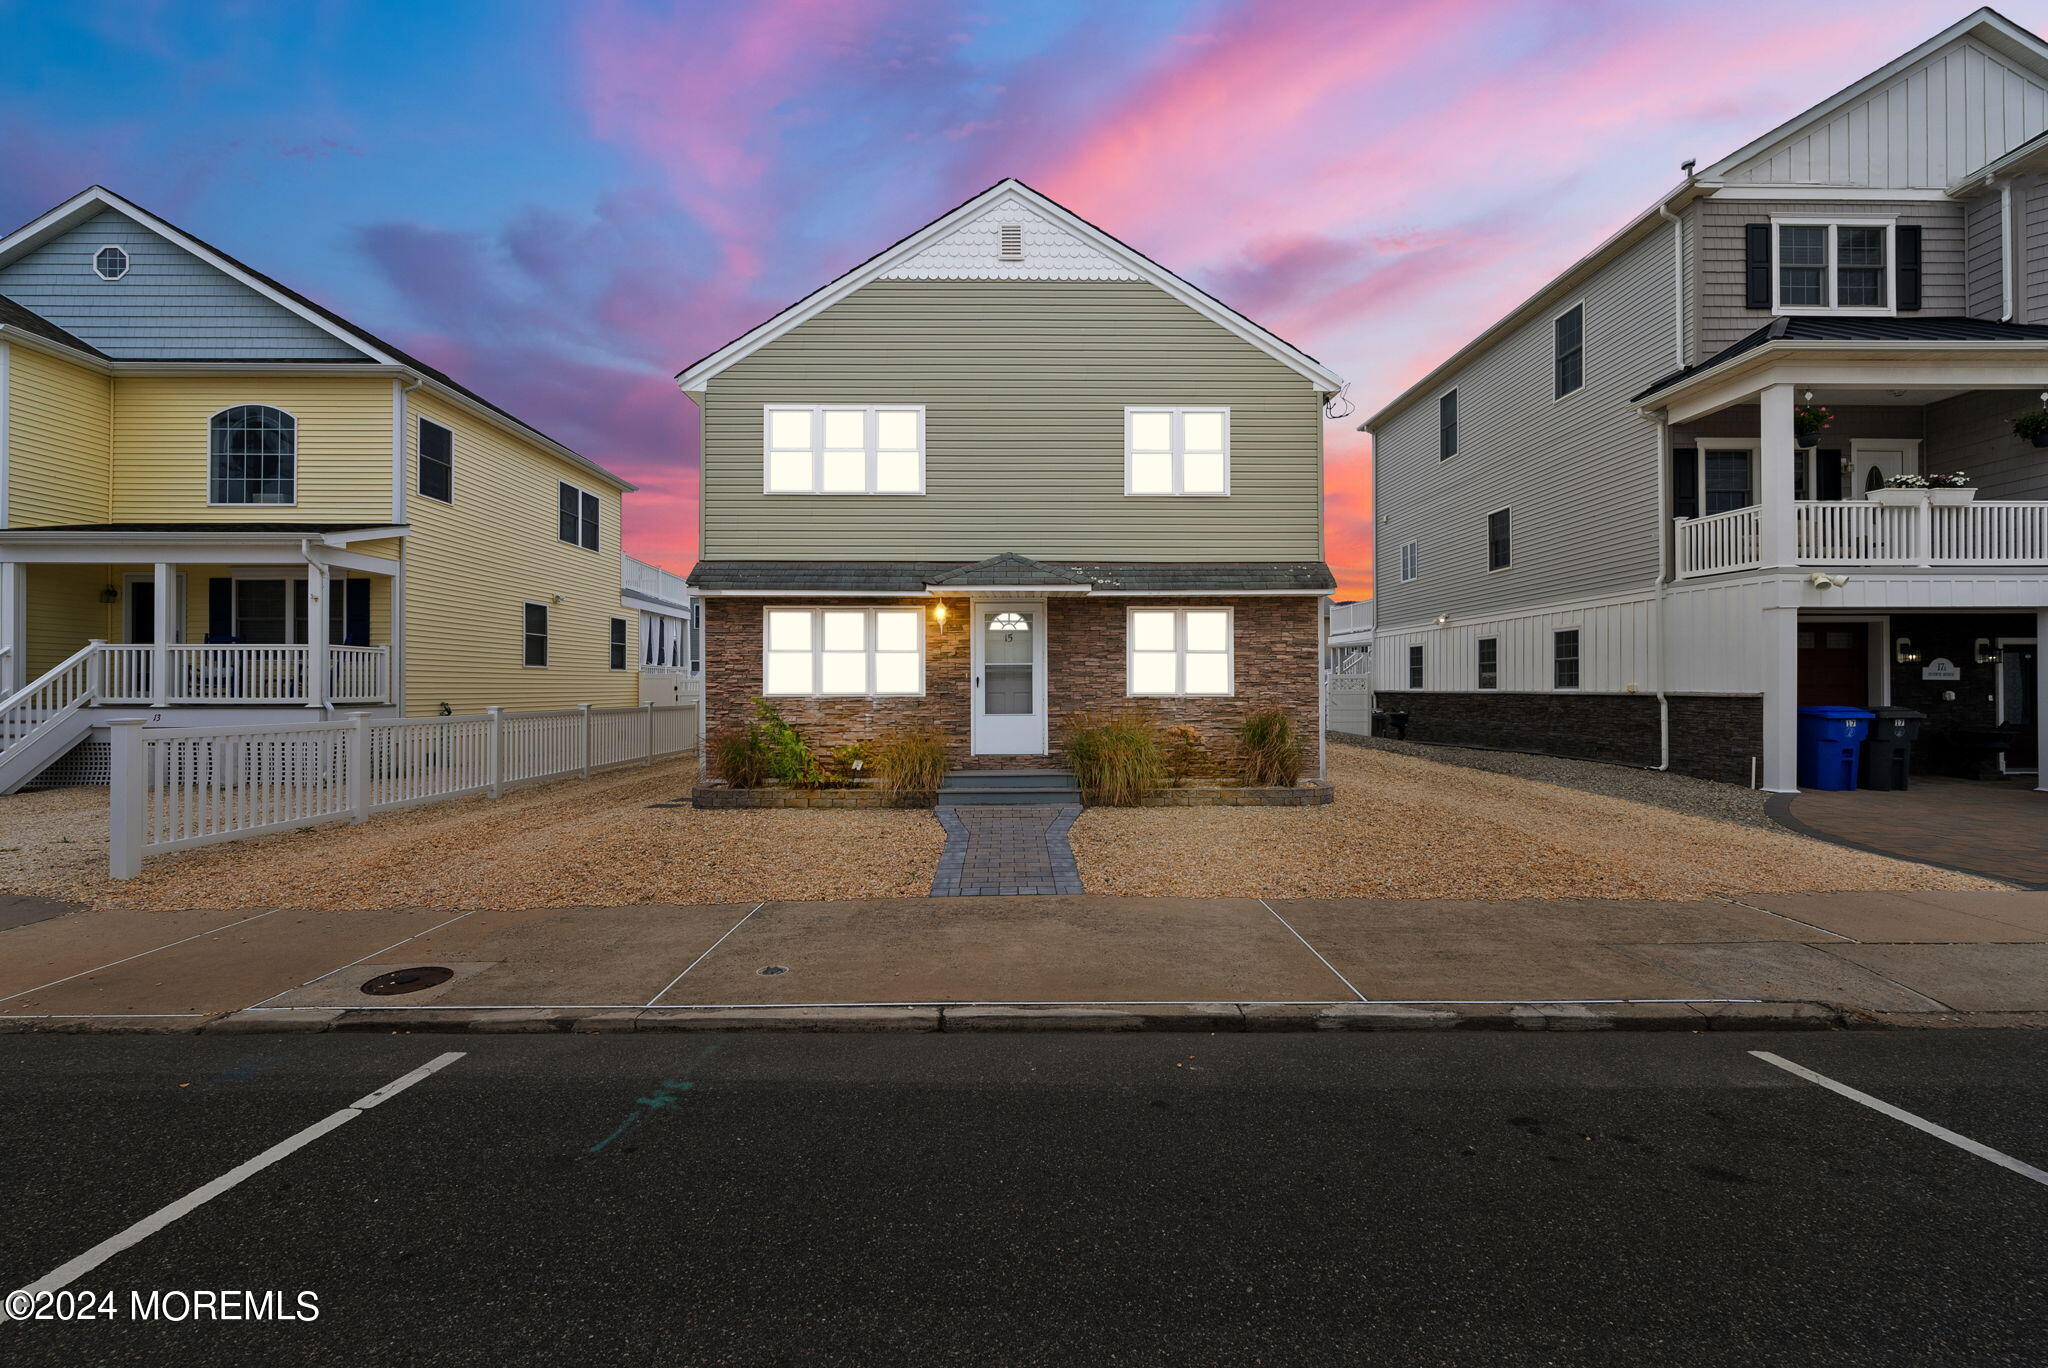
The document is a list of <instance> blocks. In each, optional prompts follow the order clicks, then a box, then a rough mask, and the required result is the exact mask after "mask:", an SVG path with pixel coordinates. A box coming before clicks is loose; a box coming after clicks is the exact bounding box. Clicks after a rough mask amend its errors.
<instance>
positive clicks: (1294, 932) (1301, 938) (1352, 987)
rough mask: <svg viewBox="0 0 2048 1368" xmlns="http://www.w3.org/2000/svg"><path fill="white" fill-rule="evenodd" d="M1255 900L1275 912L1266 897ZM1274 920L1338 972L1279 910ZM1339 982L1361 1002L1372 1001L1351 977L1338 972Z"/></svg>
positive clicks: (1328, 968)
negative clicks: (1361, 991) (1359, 989)
mask: <svg viewBox="0 0 2048 1368" xmlns="http://www.w3.org/2000/svg"><path fill="white" fill-rule="evenodd" d="M1254 901H1256V902H1257V903H1258V905H1259V906H1261V907H1263V908H1265V909H1266V910H1267V911H1268V912H1273V904H1271V903H1269V902H1267V901H1266V900H1265V899H1264V898H1258V899H1255V900H1254ZM1273 920H1274V921H1276V922H1279V923H1280V924H1281V925H1282V926H1285V927H1287V934H1288V935H1290V936H1292V937H1294V938H1295V939H1296V940H1298V941H1300V942H1301V943H1302V944H1303V945H1305V946H1308V952H1309V953H1310V954H1311V955H1314V956H1315V957H1316V958H1317V959H1319V960H1323V968H1325V969H1327V970H1329V971H1330V972H1331V973H1333V974H1337V966H1336V965H1334V964H1332V963H1330V962H1329V961H1328V960H1326V959H1323V952H1322V951H1320V950H1318V949H1316V948H1315V947H1314V946H1313V945H1309V943H1308V937H1307V936H1304V935H1302V934H1301V932H1299V931H1297V930H1295V929H1294V927H1293V926H1292V925H1291V924H1289V922H1288V920H1287V918H1285V917H1283V916H1281V915H1280V914H1279V913H1278V912H1273ZM1337 982H1339V983H1341V984H1343V985H1344V986H1345V987H1346V988H1349V989H1350V990H1351V991H1352V992H1353V993H1354V994H1356V995H1357V997H1358V1000H1359V1001H1360V1002H1371V1001H1372V999H1371V998H1369V997H1367V996H1366V995H1365V994H1363V993H1360V992H1359V991H1358V985H1357V984H1355V983H1353V982H1352V981H1351V980H1350V979H1348V978H1345V977H1344V976H1343V975H1342V974H1337Z"/></svg>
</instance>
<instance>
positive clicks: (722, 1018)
mask: <svg viewBox="0 0 2048 1368" xmlns="http://www.w3.org/2000/svg"><path fill="white" fill-rule="evenodd" d="M2044 1021H2048V1018H2044V1017H2043V1016H2042V1015H2041V1014H2038V1013H2010V1012H1983V1013H1954V1012H1950V1013H1939V1014H1937V1013H1916V1012H1886V1013H1867V1012H1856V1011H1844V1010H1841V1009H1838V1008H1834V1007H1826V1006H1821V1005H1818V1004H1816V1003H1810V1002H1699V1003H1691V1002H1612V1003H1608V1002H1601V1003H1580V1002H1521V1003H1506V1002H1503V1003H1488V1002H1481V1003H1453V1002H1445V1003H1427V1002H1420V1003H1382V1002H1345V1003H1300V1004H1291V1003H1281V1004H1265V1003H1251V1004H1245V1003H1232V1002H1185V1003H1136V1004H1129V1005H1116V1004H1105V1005H1101V1006H1094V1005H1061V1004H1057V1003H1055V1004H1047V1005H1044V1006H1031V1005H1028V1004H960V1005H957V1006H952V1005H945V1004H935V1005H928V1006H918V1007H616V1008H613V1007H606V1008H595V1007H561V1008H545V1009H536V1008H510V1007H497V1008H491V1007H478V1008H465V1009H451V1010H448V1011H425V1010H387V1011H361V1010H351V1009H347V1008H298V1007H294V1008H245V1009H243V1010H241V1011H236V1012H225V1013H221V1014H219V1015H216V1016H212V1017H197V1016H194V1017H172V1018H164V1017H15V1018H0V1035H6V1034H12V1035H30V1034H59V1033H61V1034H79V1033H84V1034H93V1035H111V1034H136V1035H181V1034H192V1033H195V1032H198V1033H204V1034H207V1035H242V1034H294V1035H305V1034H318V1033H322V1032H327V1031H347V1032H381V1033H386V1034H395V1033H399V1032H431V1033H459V1034H477V1035H519V1034H555V1033H571V1034H581V1035H590V1034H617V1033H621V1032H638V1031H859V1032H896V1031H913V1032H925V1033H932V1032H974V1033H985V1032H993V1031H1097V1032H1101V1031H1182V1032H1188V1031H1198V1032H1208V1033H1214V1032H1218V1031H1232V1032H1235V1031H1255V1032H1272V1031H1826V1030H1841V1029H1849V1030H1859V1029H1860V1030H1886V1029H1909V1030H1910V1029H1927V1028H1931V1027H1937V1026H1939V1027H1948V1028H1951V1029H1952V1028H1955V1027H1959V1026H1961V1027H1967V1026H1971V1025H1981V1026H1987V1027H2019V1028H2039V1027H2040V1026H2042V1025H2043V1024H2044Z"/></svg>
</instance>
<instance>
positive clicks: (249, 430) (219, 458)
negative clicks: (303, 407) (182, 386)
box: [206, 404, 299, 504]
mask: <svg viewBox="0 0 2048 1368" xmlns="http://www.w3.org/2000/svg"><path fill="white" fill-rule="evenodd" d="M207 464H208V472H207V481H206V500H207V502H208V503H215V504H289V503H296V502H298V498H299V422H298V419H296V418H294V417H292V416H291V415H290V414H289V413H286V412H285V411H284V410H283V409H278V408H272V407H270V406H269V405H268V404H237V405H235V406H234V407H233V408H226V409H222V410H221V411H220V412H219V413H216V414H214V415H213V417H212V418H211V419H209V420H208V422H207Z"/></svg>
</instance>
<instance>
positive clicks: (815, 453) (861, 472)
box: [761, 404, 924, 494]
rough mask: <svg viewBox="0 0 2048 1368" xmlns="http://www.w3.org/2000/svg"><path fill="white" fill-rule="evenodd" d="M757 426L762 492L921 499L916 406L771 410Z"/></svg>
mask: <svg viewBox="0 0 2048 1368" xmlns="http://www.w3.org/2000/svg"><path fill="white" fill-rule="evenodd" d="M761 426H762V442H763V449H762V459H761V489H762V492H764V493H768V494H922V493H924V406H923V405H922V404H769V405H767V406H766V407H765V408H764V409H763V411H762V417H761Z"/></svg>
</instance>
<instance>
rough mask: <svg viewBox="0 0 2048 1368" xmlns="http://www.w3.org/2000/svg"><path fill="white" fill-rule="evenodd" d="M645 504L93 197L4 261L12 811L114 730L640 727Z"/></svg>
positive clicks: (454, 388)
mask: <svg viewBox="0 0 2048 1368" xmlns="http://www.w3.org/2000/svg"><path fill="white" fill-rule="evenodd" d="M632 488H633V486H632V485H630V484H628V483H627V482H626V481H624V480H622V479H620V478H619V477H617V476H616V475H613V474H611V473H609V472H608V471H606V470H605V469H603V468H602V467H601V466H599V465H597V464H595V463H594V462H592V461H590V460H587V459H586V458H584V457H582V456H580V455H578V454H577V453H576V452H574V451H571V450H569V449H568V448H567V447H565V446H563V445H561V444H560V443H559V442H556V441H554V440H552V439H550V438H549V437H547V436H546V435H545V434H543V433H541V432H538V431H536V430H534V429H533V428H531V427H528V426H527V425H526V424H525V423H522V422H521V421H519V420H518V419H517V418H515V417H513V416H512V415H511V414H509V413H507V412H506V411H505V410H503V409H501V408H499V407H497V406H496V405H494V404H492V403H490V402H489V401H487V400H485V399H483V398H482V397H480V396H478V395H477V394H475V393H473V392H471V391H470V390H468V389H465V388H464V387H463V386H462V385H460V384H458V383H456V382H455V381H454V380H452V379H450V378H449V377H448V376H446V375H444V374H442V373H441V372H440V371H437V370H435V369H434V368H433V367H431V366H428V365H425V364H424V363H422V362H420V361H418V360H416V359H414V358H413V357H411V356H408V355H406V354H405V353H404V352H402V351H400V350H398V349H397V348H396V347H393V346H391V345H390V344H389V343H386V342H383V341H380V340H379V339H377V338H376V337H374V336H372V335H371V334H369V333H366V332H364V331H363V330H361V329H360V328H357V327H355V326H354V325H353V324H351V323H349V322H347V321H346V320H344V319H342V318H340V317H338V316H336V315H335V314H333V313H331V312H329V311H328V310H326V309H324V308H322V307H320V306H319V305H317V304H315V303H313V302H312V301H311V300H308V299H306V298H305V297H304V296H302V295H299V294H297V293H295V292H293V291H292V290H290V289H287V288H286V287H285V286H283V285H280V284H278V283H277V282H276V281H274V280H272V279H270V278H269V277H267V276H263V275H260V274H258V273H257V272H256V271H254V270H252V269H250V268H249V267H247V266H245V265H243V264H241V263H240V262H238V261H236V260H234V259H233V258H232V257H229V256H227V255H226V254H225V253H223V252H221V251H219V250H218V249H216V248H213V247H209V246H208V245H207V244H206V243H204V242H201V241H200V240H199V239H197V238H195V237H193V236H191V235H190V234H189V233H186V232H184V231H182V230H180V229H178V228H176V227H173V226H172V225H170V224H169V223H166V222H164V221H163V220H162V219H159V218H157V217H156V216H155V215H153V214H151V213H149V212H147V211H146V210H144V209H141V208H139V207H138V206H136V205H134V204H132V203H130V202H129V201H127V200H125V199H123V198H121V197H120V196H119V195H116V194H113V193H112V192H110V191H108V190H104V189H101V188H99V187H97V186H95V187H93V188H92V189H89V190H87V191H85V192H84V193H82V194H80V195H78V196H76V197H74V198H72V199H70V200H68V201H66V202H65V203H63V204H61V205H59V206H57V207H56V208H55V209H52V210H51V211H50V212H49V213H47V214H44V215H43V216H42V217H41V218H38V219H36V220H35V221H34V222H32V223H30V224H28V225H26V226H25V227H23V228H20V229H18V230H17V231H15V232H13V233H11V234H9V235H8V236H6V237H5V238H0V529H4V530H0V793H6V792H12V791H13V790H14V789H17V788H19V787H21V786H22V785H23V784H25V783H28V782H29V781H31V780H32V779H35V778H36V777H37V776H38V775H42V776H43V778H42V782H46V783H47V782H52V781H56V780H68V781H71V782H90V781H92V780H94V779H95V778H96V777H99V775H97V774H96V773H95V771H96V770H97V769H99V768H100V767H101V766H103V764H104V759H103V757H104V754H105V751H104V740H103V737H104V724H105V723H106V722H108V721H110V720H112V719H114V718H118V717H136V716H140V717H144V718H147V719H149V720H150V721H151V722H154V723H159V724H162V725H166V726H170V725H183V726H191V725H204V724H210V723H214V722H219V723H223V724H229V723H232V724H238V725H239V724H246V723H250V722H282V721H305V720H308V719H317V718H320V717H325V716H331V715H334V713H336V712H337V711H340V710H354V709H367V710H370V711H373V712H377V713H380V714H385V715H393V714H396V715H420V714H430V713H438V712H442V711H444V710H452V711H454V712H473V711H476V710H478V709H481V708H483V707H485V706H487V705H492V704H497V705H502V706H504V707H507V708H550V707H567V706H572V705H574V704H578V703H591V704H597V705H616V704H632V703H637V702H639V701H640V693H639V687H640V685H639V673H640V672H639V666H640V664H641V661H642V653H641V644H640V637H641V623H642V620H643V616H642V614H641V613H639V612H635V611H633V609H634V608H635V607H645V606H647V605H644V604H640V603H637V602H636V601H635V600H634V599H633V598H632V597H631V596H627V595H626V594H625V586H624V584H623V583H622V561H621V555H620V550H619V506H620V498H621V496H622V495H623V494H624V493H625V492H626V491H628V490H630V489H632ZM669 611H672V609H671V610H669ZM96 728H97V729H99V733H98V736H97V737H96V736H95V729H96ZM96 740H97V742H98V744H95V741H96ZM46 771H47V772H46Z"/></svg>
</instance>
